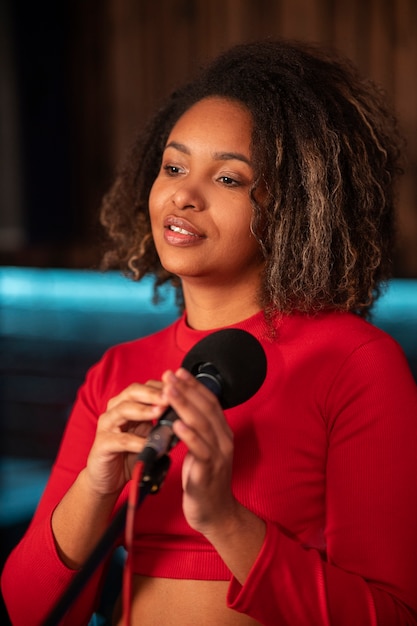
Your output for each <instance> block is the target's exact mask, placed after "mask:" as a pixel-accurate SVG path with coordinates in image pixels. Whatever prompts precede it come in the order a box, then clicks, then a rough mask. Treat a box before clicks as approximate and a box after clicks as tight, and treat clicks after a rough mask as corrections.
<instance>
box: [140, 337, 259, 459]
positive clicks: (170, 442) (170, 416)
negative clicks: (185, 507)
mask: <svg viewBox="0 0 417 626" xmlns="http://www.w3.org/2000/svg"><path fill="white" fill-rule="evenodd" d="M214 363H215V364H214ZM182 367H184V368H185V369H186V370H188V371H189V372H190V373H191V374H192V375H193V376H195V378H196V379H197V380H199V381H200V382H201V383H202V384H203V385H204V386H205V387H207V388H208V389H210V391H211V392H212V393H214V395H215V396H217V398H219V402H220V405H221V406H222V408H224V409H227V408H231V407H234V406H237V405H238V404H242V403H243V402H246V400H249V398H251V397H252V396H253V395H254V394H255V393H256V392H257V391H258V389H259V388H260V387H261V385H262V383H263V382H264V380H265V376H266V369H267V364H266V356H265V352H264V350H263V348H262V346H261V344H260V343H259V341H258V340H257V339H255V337H254V336H253V335H251V334H250V333H248V332H246V331H244V330H241V329H239V328H225V329H223V330H219V331H216V332H214V333H211V334H210V335H208V336H207V337H205V338H204V339H202V340H201V341H199V342H198V343H196V345H195V346H194V347H193V348H192V349H191V350H190V351H189V352H188V354H187V355H186V356H185V358H184V360H183V362H182ZM176 419H178V415H177V414H176V413H175V411H174V410H173V409H172V408H170V407H169V408H168V409H167V410H166V411H165V412H164V414H163V415H161V417H160V418H159V420H158V422H157V424H156V425H155V426H154V427H153V429H152V430H151V432H150V433H149V435H148V439H147V441H146V443H145V447H144V449H143V450H142V452H141V453H140V454H139V456H138V460H140V461H143V462H144V463H145V464H148V465H149V464H152V463H153V462H154V461H155V460H157V459H159V458H160V457H161V456H163V455H164V454H166V453H167V452H169V450H171V448H173V447H174V445H175V444H176V443H177V442H178V439H177V437H176V436H175V435H174V433H173V431H172V424H173V422H174V421H175V420H176Z"/></svg>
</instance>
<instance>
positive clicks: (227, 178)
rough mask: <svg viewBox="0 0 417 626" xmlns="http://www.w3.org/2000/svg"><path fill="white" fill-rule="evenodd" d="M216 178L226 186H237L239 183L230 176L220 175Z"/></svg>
mask: <svg viewBox="0 0 417 626" xmlns="http://www.w3.org/2000/svg"><path fill="white" fill-rule="evenodd" d="M218 180H219V181H220V182H222V183H223V184H224V185H226V187H237V186H238V185H240V182H239V181H237V180H235V179H234V178H232V177H231V176H220V178H219V179H218Z"/></svg>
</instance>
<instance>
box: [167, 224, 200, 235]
mask: <svg viewBox="0 0 417 626" xmlns="http://www.w3.org/2000/svg"><path fill="white" fill-rule="evenodd" d="M169 229H170V230H173V231H174V233H180V234H181V235H193V236H194V233H189V232H188V230H184V229H183V228H180V227H179V226H170V227H169Z"/></svg>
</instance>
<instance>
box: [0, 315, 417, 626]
mask: <svg viewBox="0 0 417 626" xmlns="http://www.w3.org/2000/svg"><path fill="white" fill-rule="evenodd" d="M274 326H275V333H271V328H270V327H269V326H268V324H267V322H266V321H265V319H264V316H263V314H262V313H259V314H257V315H255V316H253V317H251V318H250V319H248V320H246V321H244V322H242V323H239V324H236V325H235V327H238V328H242V329H244V330H246V331H248V332H250V333H252V334H253V335H254V336H256V337H257V338H258V340H259V341H260V342H261V344H262V346H263V348H264V350H265V353H266V357H267V363H268V366H267V376H266V379H265V382H264V384H263V385H262V387H261V389H260V390H259V391H258V392H257V393H256V394H255V395H254V396H253V397H252V398H251V399H249V400H248V401H247V402H245V403H244V404H242V405H240V406H237V407H235V408H232V409H229V410H227V411H226V416H227V420H228V422H229V424H230V426H231V428H232V430H233V431H234V435H235V437H234V439H235V455H234V469H233V490H234V493H235V496H236V498H237V499H238V500H239V501H240V502H241V503H242V504H244V505H245V506H246V507H248V508H249V509H251V510H252V511H254V512H255V513H256V514H257V515H259V517H261V518H262V519H264V520H265V521H266V523H267V533H266V537H265V540H264V544H263V547H262V549H261V552H260V554H259V555H258V558H257V560H256V562H255V563H254V564H253V567H252V569H251V572H250V573H249V576H248V578H247V580H246V581H245V584H244V585H243V586H242V585H240V584H239V583H238V582H237V580H236V579H235V578H234V577H233V575H232V573H231V572H230V571H229V570H228V569H227V567H226V566H225V564H224V563H223V561H222V560H221V558H220V557H219V555H218V554H217V553H216V552H215V551H214V549H213V548H212V546H211V545H210V544H209V543H208V542H207V541H206V540H205V539H204V538H203V537H202V536H201V535H200V534H199V533H197V532H195V531H193V530H192V529H191V528H190V527H189V526H188V524H187V522H186V520H185V518H184V515H183V513H182V508H181V500H182V498H181V477H180V473H181V465H182V460H183V458H184V455H185V449H184V445H183V444H182V443H180V444H178V445H177V446H176V447H175V448H174V449H173V450H172V452H171V453H170V454H171V457H172V465H171V468H170V470H169V472H168V475H167V478H166V480H165V483H164V485H163V488H162V490H161V491H160V492H159V493H158V494H157V495H156V496H152V497H148V498H147V499H146V500H145V502H144V504H143V506H142V507H141V508H140V509H139V511H138V515H137V518H136V524H135V542H134V571H135V572H136V573H141V574H145V575H149V576H163V577H171V578H196V579H210V580H230V585H229V592H228V597H227V602H228V605H229V606H230V607H231V608H233V609H235V610H237V611H240V612H243V613H246V614H248V615H250V616H252V617H253V618H255V619H256V620H258V621H259V622H260V623H261V624H265V625H268V626H284V625H286V626H287V625H289V626H315V625H317V626H353V625H355V626H362V625H363V626H365V625H366V626H405V625H407V626H412V625H414V626H415V625H416V624H417V387H416V385H415V383H414V380H413V378H412V375H411V373H410V370H409V368H408V365H407V363H406V360H405V357H404V355H403V353H402V351H401V349H400V348H399V346H398V345H397V344H396V343H395V342H394V341H393V340H392V339H391V338H390V337H389V336H387V335H386V334H385V333H383V332H382V331H380V330H378V329H376V328H374V327H373V326H371V325H370V324H368V323H367V322H365V321H363V320H362V319H360V318H358V317H357V316H355V315H353V314H343V313H342V314H341V313H326V314H320V315H317V316H307V315H292V316H288V317H287V316H285V317H280V318H277V319H276V320H275V322H274ZM207 334H208V333H207V332H201V331H195V330H192V329H190V328H189V327H188V326H187V324H186V319H185V316H184V317H183V318H181V319H180V320H178V321H177V322H176V323H174V324H173V325H171V326H170V327H169V328H167V329H165V330H163V331H161V332H159V333H157V334H155V335H152V336H149V337H147V338H143V339H140V340H137V341H133V342H130V343H126V344H123V345H120V346H116V347H115V348H112V349H111V350H109V351H108V352H107V353H106V354H105V355H104V357H103V358H102V360H101V361H100V362H99V363H98V364H97V365H96V366H94V367H93V368H92V369H91V370H90V372H89V373H88V376H87V379H86V382H85V384H84V385H83V387H82V388H81V389H80V391H79V394H78V397H77V400H76V403H75V406H74V409H73V412H72V415H71V417H70V420H69V423H68V426H67V430H66V433H65V436H64V439H63V442H62V445H61V448H60V451H59V454H58V457H57V460H56V463H55V465H54V467H53V471H52V474H51V477H50V480H49V482H48V485H47V487H46V490H45V493H44V495H43V497H42V500H41V502H40V504H39V507H38V509H37V511H36V514H35V516H34V519H33V521H32V523H31V525H30V527H29V529H28V531H27V533H26V535H25V537H24V538H23V540H22V541H21V542H20V544H19V545H18V546H17V547H16V548H15V550H14V551H13V552H12V554H11V555H10V557H9V559H8V561H7V563H6V566H5V569H4V571H3V574H2V591H3V595H4V598H5V601H6V604H7V606H8V609H9V612H10V615H11V617H12V621H13V624H14V626H32V625H33V626H35V625H39V624H41V623H42V619H44V617H45V616H46V615H47V614H48V612H49V611H50V609H51V608H52V606H53V605H54V604H55V602H56V601H57V599H58V598H59V597H60V596H61V594H62V593H63V591H64V590H65V589H66V587H67V586H68V584H69V582H70V581H71V580H72V578H73V577H74V575H75V572H73V571H72V570H70V569H69V568H67V567H66V566H65V565H64V564H63V563H62V562H61V561H60V559H59V557H58V555H57V552H56V548H55V544H54V539H53V536H52V532H51V515H52V511H53V510H54V507H55V506H56V505H57V503H58V502H59V501H60V500H61V498H62V497H63V495H64V494H65V492H66V491H67V490H68V488H69V487H70V485H71V484H72V482H73V481H74V480H75V478H76V476H77V475H78V473H79V472H80V470H81V469H82V468H84V467H85V464H86V459H87V455H88V452H89V450H90V447H91V445H92V442H93V439H94V436H95V430H96V422H97V418H98V416H99V415H100V414H101V413H103V411H105V408H106V405H107V401H108V399H109V398H111V397H113V396H114V395H116V394H118V393H119V392H120V391H121V390H122V389H123V388H125V387H126V386H127V385H129V384H130V383H132V382H134V381H137V382H144V381H146V380H148V379H160V377H161V374H162V372H163V371H164V370H165V369H167V368H171V369H175V368H176V367H177V366H179V365H180V364H181V362H182V360H183V358H184V356H185V354H186V353H187V352H188V351H189V350H190V349H191V347H192V346H193V345H194V344H195V343H196V342H197V341H199V340H200V339H202V338H203V337H204V336H206V335H207ZM213 361H215V359H214V358H213ZM127 488H128V486H127V487H126V489H125V490H124V492H123V493H122V494H121V496H120V501H119V504H120V502H122V501H123V500H124V499H125V498H126V495H127ZM101 574H102V569H100V570H99V571H98V572H97V574H96V576H95V577H94V578H93V579H92V580H91V581H90V583H89V585H88V586H87V588H86V589H85V590H84V592H83V593H82V595H81V596H80V597H79V599H78V600H77V601H76V603H75V604H74V605H73V607H72V608H71V610H70V612H69V614H68V616H67V617H66V618H65V620H64V622H63V623H65V624H66V625H72V626H73V625H74V624H77V626H81V625H82V624H86V623H87V622H88V619H89V617H90V616H91V613H92V611H93V610H94V606H95V603H96V600H97V595H98V593H99V589H100V584H99V579H100V576H101Z"/></svg>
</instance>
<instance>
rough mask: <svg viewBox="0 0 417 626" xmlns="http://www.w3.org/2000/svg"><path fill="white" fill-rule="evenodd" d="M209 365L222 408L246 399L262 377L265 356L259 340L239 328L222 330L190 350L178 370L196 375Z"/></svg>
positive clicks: (259, 383) (252, 392)
mask: <svg viewBox="0 0 417 626" xmlns="http://www.w3.org/2000/svg"><path fill="white" fill-rule="evenodd" d="M203 364H204V365H205V366H206V365H207V364H211V365H212V366H213V367H214V368H215V370H216V371H217V373H218V375H219V377H220V380H221V393H220V395H219V400H220V403H221V405H222V407H223V408H224V409H230V408H231V407H233V406H236V405H238V404H242V402H246V400H249V398H251V397H252V396H253V395H254V394H255V393H256V392H257V391H258V389H259V388H260V387H261V385H262V383H263V382H264V380H265V376H266V369H267V363H266V356H265V352H264V350H263V348H262V346H261V344H260V343H259V341H258V340H257V339H256V338H255V337H254V336H253V335H251V334H250V333H248V332H246V331H245V330H241V329H239V328H225V329H223V330H218V331H216V332H214V333H211V335H208V336H207V337H205V338H204V339H202V340H201V341H199V342H198V343H196V345H195V346H194V347H193V348H191V350H190V351H189V352H188V354H187V355H186V356H185V358H184V361H183V363H182V367H184V368H185V369H186V370H188V371H189V372H191V374H193V376H197V375H198V373H199V369H200V368H201V366H202V365H203Z"/></svg>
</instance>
